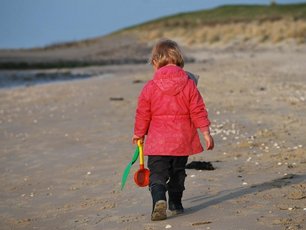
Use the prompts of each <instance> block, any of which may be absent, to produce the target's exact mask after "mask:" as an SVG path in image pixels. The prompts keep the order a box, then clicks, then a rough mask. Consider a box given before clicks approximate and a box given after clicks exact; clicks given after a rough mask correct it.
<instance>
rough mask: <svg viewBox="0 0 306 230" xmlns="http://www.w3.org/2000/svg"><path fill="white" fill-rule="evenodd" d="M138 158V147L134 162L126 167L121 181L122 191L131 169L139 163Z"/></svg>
mask: <svg viewBox="0 0 306 230" xmlns="http://www.w3.org/2000/svg"><path fill="white" fill-rule="evenodd" d="M138 156H139V147H138V146H137V147H136V150H135V153H134V155H133V158H132V160H131V161H130V163H128V165H127V166H126V168H125V170H124V172H123V175H122V179H121V190H122V189H123V188H124V185H125V182H126V180H127V177H128V175H129V173H130V170H131V167H132V165H133V164H134V163H135V162H136V161H137V159H138Z"/></svg>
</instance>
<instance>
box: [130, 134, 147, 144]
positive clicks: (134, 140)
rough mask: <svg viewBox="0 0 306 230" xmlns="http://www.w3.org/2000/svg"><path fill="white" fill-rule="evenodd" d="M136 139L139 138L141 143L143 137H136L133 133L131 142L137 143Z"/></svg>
mask: <svg viewBox="0 0 306 230" xmlns="http://www.w3.org/2000/svg"><path fill="white" fill-rule="evenodd" d="M138 140H140V142H141V144H143V141H144V138H143V137H138V136H136V135H135V134H134V136H133V138H132V142H133V144H137V142H138Z"/></svg>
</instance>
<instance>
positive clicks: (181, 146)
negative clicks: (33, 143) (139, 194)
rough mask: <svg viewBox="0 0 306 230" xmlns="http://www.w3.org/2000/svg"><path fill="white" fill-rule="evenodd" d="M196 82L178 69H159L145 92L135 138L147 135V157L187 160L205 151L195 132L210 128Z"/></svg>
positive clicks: (137, 114) (138, 108)
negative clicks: (175, 157) (172, 157)
mask: <svg viewBox="0 0 306 230" xmlns="http://www.w3.org/2000/svg"><path fill="white" fill-rule="evenodd" d="M209 125H210V122H209V120H208V115H207V111H206V109H205V104H204V102H203V99H202V97H201V95H200V92H199V91H198V89H197V87H196V85H195V83H194V81H193V80H191V79H190V78H188V76H187V74H186V73H185V71H184V70H183V69H182V68H180V67H178V66H172V65H171V66H170V65H168V66H164V67H162V68H160V69H158V70H157V71H156V72H155V74H154V77H153V80H150V81H149V82H148V83H147V84H146V85H145V86H144V88H143V89H142V91H141V93H140V96H139V98H138V106H137V109H136V117H135V127H134V134H135V135H137V136H139V137H143V136H144V135H147V138H146V140H145V145H144V155H168V156H188V155H192V154H196V153H200V152H202V151H203V147H202V145H201V143H200V138H199V135H198V132H197V129H196V128H204V127H207V128H208V127H209Z"/></svg>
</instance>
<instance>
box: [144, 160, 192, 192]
mask: <svg viewBox="0 0 306 230" xmlns="http://www.w3.org/2000/svg"><path fill="white" fill-rule="evenodd" d="M187 161H188V156H182V157H178V156H149V157H148V168H149V169H150V189H151V190H152V188H153V187H155V186H156V185H163V186H164V187H165V188H166V189H167V190H168V192H183V191H184V190H185V186H184V183H185V177H186V176H187V175H186V172H185V166H186V163H187Z"/></svg>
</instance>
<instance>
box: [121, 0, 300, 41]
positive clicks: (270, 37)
mask: <svg viewBox="0 0 306 230" xmlns="http://www.w3.org/2000/svg"><path fill="white" fill-rule="evenodd" d="M120 33H134V34H136V35H137V36H138V37H139V38H141V39H142V40H152V39H157V38H160V37H171V38H173V37H175V38H178V39H180V40H181V41H183V42H185V43H186V44H187V45H191V44H194V45H197V44H203V43H206V44H212V43H220V44H226V43H230V42H239V43H241V42H242V43H243V42H253V43H256V44H260V43H263V42H271V43H278V42H282V41H285V40H293V41H295V42H296V43H298V44H301V43H305V42H306V3H304V4H290V5H270V6H263V5H235V6H222V7H219V8H216V9H212V10H203V11H197V12H192V13H185V14H178V15H174V16H170V17H165V18H161V19H158V20H155V21H151V22H148V23H145V24H141V25H138V26H135V27H130V28H128V29H126V30H124V31H121V32H120Z"/></svg>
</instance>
